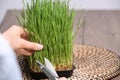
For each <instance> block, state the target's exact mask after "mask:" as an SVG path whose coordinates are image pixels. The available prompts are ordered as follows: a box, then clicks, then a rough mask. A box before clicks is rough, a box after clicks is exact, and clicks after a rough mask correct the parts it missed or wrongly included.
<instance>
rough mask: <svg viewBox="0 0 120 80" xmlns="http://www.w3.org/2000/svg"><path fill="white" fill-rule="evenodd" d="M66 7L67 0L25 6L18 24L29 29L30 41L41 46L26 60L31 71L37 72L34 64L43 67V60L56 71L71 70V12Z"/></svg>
mask: <svg viewBox="0 0 120 80" xmlns="http://www.w3.org/2000/svg"><path fill="white" fill-rule="evenodd" d="M68 4H69V1H68V0H63V1H62V2H60V0H54V1H53V0H31V4H29V3H25V8H24V11H23V13H22V14H21V16H22V18H20V23H21V25H22V26H24V27H25V28H26V29H28V31H29V33H30V40H31V41H33V42H38V43H41V44H43V45H44V49H43V50H41V51H36V52H35V53H34V54H33V55H32V56H30V57H29V58H28V60H29V65H30V66H31V68H32V69H35V70H38V69H39V67H38V65H37V64H36V60H39V61H40V62H42V63H44V57H46V58H48V59H49V60H50V61H51V62H52V64H53V65H54V66H55V68H56V69H58V70H60V69H70V68H71V67H72V62H73V54H72V50H73V22H74V10H70V9H69V6H68ZM21 20H22V21H21Z"/></svg>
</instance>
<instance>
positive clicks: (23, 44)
mask: <svg viewBox="0 0 120 80" xmlns="http://www.w3.org/2000/svg"><path fill="white" fill-rule="evenodd" d="M20 43H21V48H24V49H28V50H29V49H30V50H41V49H42V48H43V45H41V44H38V43H34V42H30V41H27V40H24V39H21V40H20Z"/></svg>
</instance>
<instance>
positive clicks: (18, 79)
mask: <svg viewBox="0 0 120 80" xmlns="http://www.w3.org/2000/svg"><path fill="white" fill-rule="evenodd" d="M0 80H22V76H21V72H20V68H19V65H18V63H17V59H16V54H15V53H14V51H13V50H12V48H11V47H10V45H9V44H8V42H7V41H6V40H5V39H4V37H3V36H2V35H1V34H0Z"/></svg>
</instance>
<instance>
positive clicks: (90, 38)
mask: <svg viewBox="0 0 120 80" xmlns="http://www.w3.org/2000/svg"><path fill="white" fill-rule="evenodd" d="M19 12H20V11H19V10H8V11H7V13H6V15H5V17H4V20H3V22H2V24H1V26H0V30H2V32H4V31H5V30H7V29H8V28H9V27H10V26H11V25H18V22H17V19H16V15H18V14H19ZM80 17H81V19H82V20H83V21H84V22H85V25H84V26H82V27H81V28H80V30H79V31H78V33H77V35H76V37H75V40H74V44H86V45H93V46H97V47H103V48H106V49H109V50H111V51H113V52H115V53H117V54H118V55H120V11H117V10H111V11H109V10H108V11H105V10H88V11H76V16H75V22H74V29H75V28H76V27H77V21H78V20H79V18H80ZM112 80H120V75H119V76H117V77H115V78H114V79H112Z"/></svg>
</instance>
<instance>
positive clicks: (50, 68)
mask: <svg viewBox="0 0 120 80" xmlns="http://www.w3.org/2000/svg"><path fill="white" fill-rule="evenodd" d="M44 60H45V65H46V67H47V68H48V69H49V70H50V71H51V72H52V73H54V74H55V76H56V77H57V78H58V77H59V76H58V74H57V72H56V71H55V68H54V67H53V65H52V63H51V62H50V61H49V60H48V59H47V58H45V57H44Z"/></svg>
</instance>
